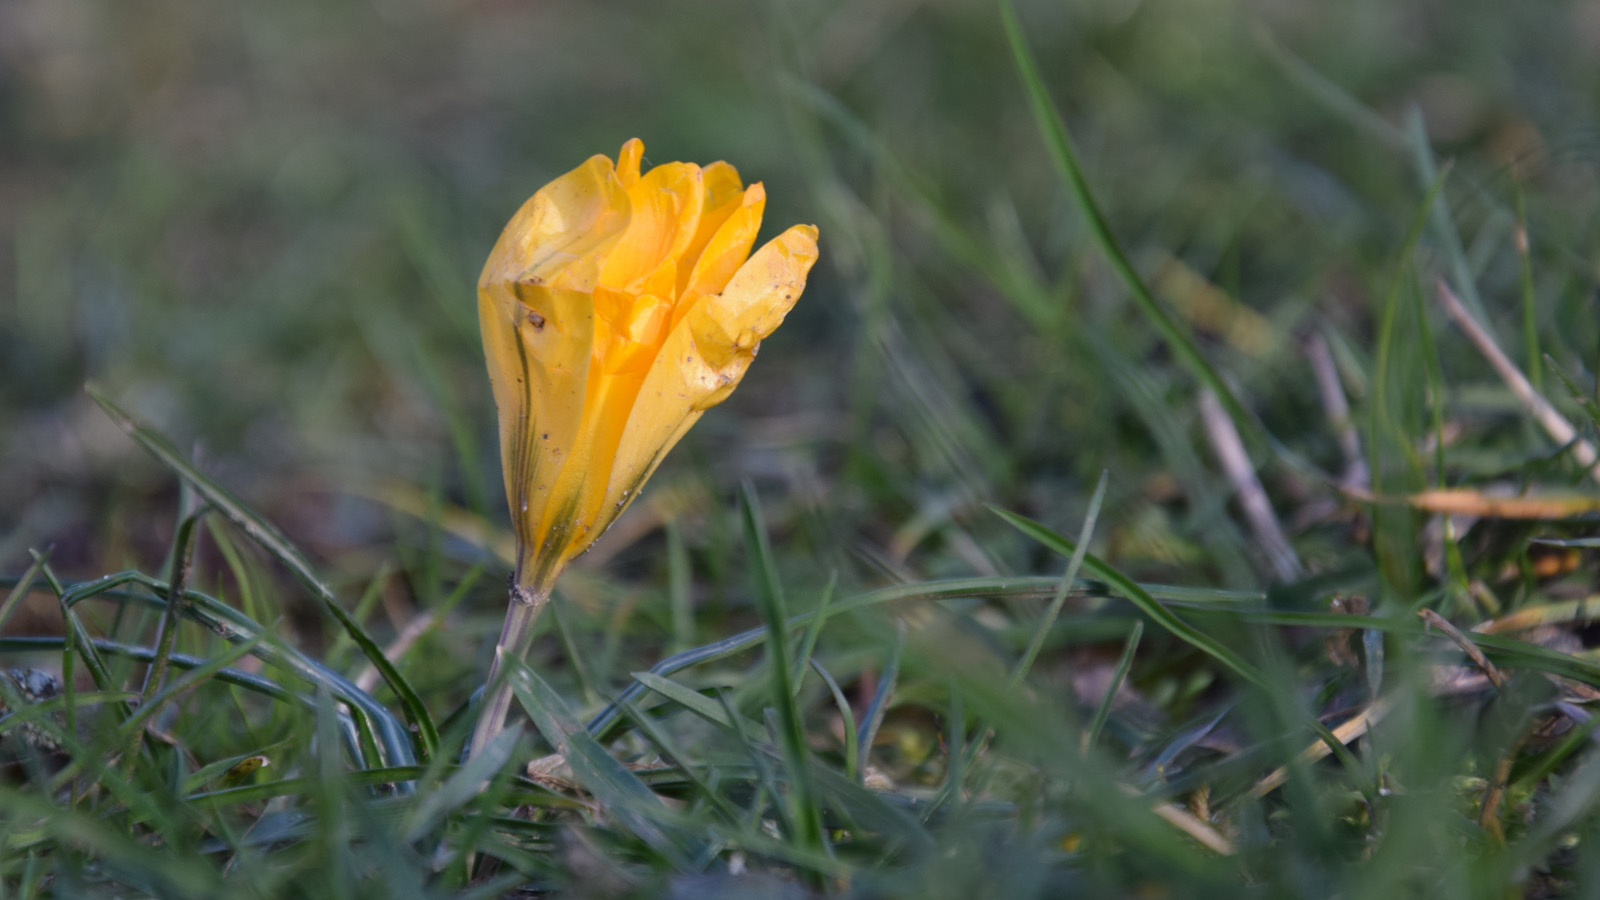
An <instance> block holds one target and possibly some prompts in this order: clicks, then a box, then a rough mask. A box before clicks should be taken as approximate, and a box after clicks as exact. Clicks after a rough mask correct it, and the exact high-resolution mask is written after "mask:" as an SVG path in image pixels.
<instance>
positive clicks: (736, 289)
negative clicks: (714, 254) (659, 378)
mask: <svg viewBox="0 0 1600 900" xmlns="http://www.w3.org/2000/svg"><path fill="white" fill-rule="evenodd" d="M816 261H817V229H816V228H815V227H813V226H811V225H796V226H794V227H793V228H790V229H789V230H788V231H785V232H784V233H783V234H780V235H778V236H777V237H776V238H773V239H772V240H771V241H770V242H768V243H767V245H766V246H764V247H762V248H761V249H760V250H757V251H756V252H755V255H753V256H751V257H750V259H749V261H748V262H746V263H745V264H744V266H742V267H741V268H740V269H739V271H738V272H736V273H734V276H733V278H732V279H730V280H729V281H728V286H727V287H725V288H723V290H722V293H720V294H712V295H710V296H707V297H706V298H705V299H704V300H701V301H700V302H699V303H697V304H695V307H694V308H693V309H691V310H690V311H689V313H688V315H687V316H686V317H685V319H684V324H685V325H687V326H688V327H689V328H690V329H691V330H693V331H694V335H695V342H696V343H697V344H698V345H699V347H700V350H701V352H702V353H703V354H704V355H705V362H706V364H707V365H710V366H712V367H713V368H721V367H722V366H724V365H726V364H727V363H728V362H729V361H731V360H732V359H733V358H734V357H735V356H738V355H742V354H753V353H754V351H755V348H756V345H757V344H759V343H761V340H762V339H763V338H765V337H766V336H767V335H769V334H771V333H772V332H773V330H774V329H776V328H777V327H778V326H779V325H781V324H782V323H783V317H784V316H785V315H787V314H788V313H789V310H790V309H791V308H793V307H794V302H795V300H797V299H798V298H799V297H800V292H801V291H802V290H804V289H805V286H806V274H807V273H808V272H810V271H811V264H812V263H814V262H816Z"/></svg>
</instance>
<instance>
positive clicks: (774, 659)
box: [740, 482, 826, 853]
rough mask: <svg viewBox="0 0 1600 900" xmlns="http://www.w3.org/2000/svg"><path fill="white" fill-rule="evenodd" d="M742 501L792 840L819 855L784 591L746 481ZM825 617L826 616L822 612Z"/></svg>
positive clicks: (817, 816) (817, 817)
mask: <svg viewBox="0 0 1600 900" xmlns="http://www.w3.org/2000/svg"><path fill="white" fill-rule="evenodd" d="M742 500H743V502H742V504H741V506H740V512H741V513H742V515H743V519H744V533H745V542H746V546H747V548H748V550H749V552H750V555H751V562H752V568H753V569H754V570H755V577H756V597H757V600H758V606H759V608H760V610H761V618H762V619H763V620H764V621H765V622H766V627H767V654H768V669H769V670H770V671H771V674H772V690H771V693H770V695H769V696H770V698H771V700H772V703H773V707H774V711H775V713H776V716H777V722H778V738H779V742H780V743H781V744H782V746H783V755H784V761H785V763H786V766H787V768H788V770H789V771H788V781H789V814H790V816H791V818H792V820H793V822H794V827H795V831H796V833H795V834H794V835H793V837H794V839H795V840H796V841H797V842H798V843H799V844H800V847H801V848H802V849H803V850H805V851H807V852H812V853H818V852H821V851H822V849H823V846H824V841H823V834H822V810H821V809H820V808H819V807H818V806H817V803H816V792H815V790H814V789H813V788H812V786H811V762H810V748H809V747H808V746H807V744H806V733H805V723H804V722H803V721H801V718H800V709H799V706H798V704H797V703H796V702H795V692H794V688H793V687H792V685H791V683H790V682H791V673H792V672H793V671H794V669H793V666H794V664H793V662H791V661H790V659H789V640H788V615H787V613H786V612H785V610H784V602H783V587H782V585H781V584H780V583H779V581H778V571H777V566H776V564H775V563H774V562H773V560H772V547H771V545H770V544H769V543H768V541H767V532H766V526H765V524H764V523H763V520H762V517H761V503H760V500H759V499H758V498H757V497H756V492H755V488H754V487H752V486H751V485H750V484H749V483H748V482H746V483H745V485H744V491H743V495H742ZM823 612H824V614H825V612H826V610H824V611H823Z"/></svg>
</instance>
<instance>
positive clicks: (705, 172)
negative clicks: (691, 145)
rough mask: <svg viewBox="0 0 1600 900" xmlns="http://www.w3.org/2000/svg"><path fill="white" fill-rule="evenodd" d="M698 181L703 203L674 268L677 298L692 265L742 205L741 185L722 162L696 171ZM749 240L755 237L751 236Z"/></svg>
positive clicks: (686, 280) (742, 184)
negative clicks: (687, 242) (690, 237)
mask: <svg viewBox="0 0 1600 900" xmlns="http://www.w3.org/2000/svg"><path fill="white" fill-rule="evenodd" d="M700 182H701V184H702V185H703V186H704V187H705V202H704V203H703V204H702V209H701V211H700V223H699V224H698V225H697V226H696V227H695V235H694V240H692V241H690V242H689V244H688V246H686V247H685V248H684V250H683V254H682V258H681V259H680V261H679V265H678V290H677V292H678V295H679V296H682V295H683V293H684V291H685V289H686V288H687V287H688V286H689V276H690V275H692V274H693V273H694V267H695V264H696V263H697V262H698V261H699V259H700V258H701V256H703V255H704V254H705V249H706V246H707V245H708V244H710V243H711V238H712V237H713V236H714V235H716V233H717V231H718V230H720V229H721V228H722V225H723V223H724V222H726V221H727V220H728V217H729V216H731V215H733V212H734V210H736V209H738V208H739V207H740V206H742V205H743V204H744V202H745V189H744V183H743V182H741V181H740V180H739V171H738V170H737V169H735V168H734V167H733V166H730V165H728V164H727V163H725V162H714V163H712V164H711V165H709V166H706V167H705V168H703V169H701V170H700ZM751 240H752V241H754V240H755V236H754V235H751Z"/></svg>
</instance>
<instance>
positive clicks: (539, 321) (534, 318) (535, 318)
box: [528, 309, 544, 328]
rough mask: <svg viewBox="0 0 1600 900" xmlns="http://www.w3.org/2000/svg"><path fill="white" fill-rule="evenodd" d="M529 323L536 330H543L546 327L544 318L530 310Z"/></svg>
mask: <svg viewBox="0 0 1600 900" xmlns="http://www.w3.org/2000/svg"><path fill="white" fill-rule="evenodd" d="M528 321H529V322H530V323H531V324H532V325H533V327H535V328H543V327H544V316H541V315H539V314H538V313H536V312H534V311H533V310H531V309H530V310H528Z"/></svg>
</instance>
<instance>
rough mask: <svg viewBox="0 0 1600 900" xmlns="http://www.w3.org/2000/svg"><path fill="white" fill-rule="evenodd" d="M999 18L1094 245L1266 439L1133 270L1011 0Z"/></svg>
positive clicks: (1235, 414) (1238, 417) (1143, 307)
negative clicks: (1105, 213)
mask: <svg viewBox="0 0 1600 900" xmlns="http://www.w3.org/2000/svg"><path fill="white" fill-rule="evenodd" d="M1000 17H1001V20H1002V21H1003V23H1004V25H1005V32H1006V39H1007V41H1008V42H1009V43H1010V46H1011V58H1012V60H1013V62H1015V63H1016V66H1017V71H1018V73H1019V74H1020V75H1021V77H1022V84H1023V87H1024V88H1025V89H1026V90H1027V94H1028V104H1029V107H1030V108H1031V109H1032V110H1033V117H1034V121H1035V122H1036V123H1037V124H1038V126H1039V130H1040V132H1042V133H1043V136H1044V140H1045V144H1046V145H1047V147H1048V148H1049V151H1050V158H1051V160H1052V161H1053V162H1054V163H1055V166H1056V170H1057V173H1058V174H1059V175H1060V176H1061V179H1062V180H1063V181H1064V182H1066V186H1067V189H1068V190H1069V191H1070V192H1071V194H1072V199H1073V201H1074V202H1075V203H1076V204H1077V206H1078V211H1079V212H1080V213H1082V215H1083V217H1084V220H1085V222H1086V223H1087V224H1088V226H1089V232H1090V233H1091V234H1092V235H1093V236H1094V240H1095V244H1096V245H1097V246H1099V248H1100V251H1101V252H1102V253H1104V254H1105V256H1106V259H1107V260H1108V261H1109V262H1110V263H1111V267H1112V268H1113V269H1114V270H1116V273H1117V275H1118V276H1119V277H1120V278H1121V279H1122V282H1123V284H1124V286H1126V287H1127V289H1128V291H1129V293H1130V294H1131V295H1132V296H1133V300H1134V303H1135V304H1137V305H1138V307H1139V311H1140V312H1142V313H1143V314H1144V316H1145V318H1146V319H1147V320H1149V322H1150V323H1151V324H1152V325H1154V326H1155V328H1156V331H1157V332H1159V333H1160V334H1161V337H1162V339H1163V340H1165V341H1166V342H1167V345H1168V346H1169V347H1171V348H1172V352H1173V353H1174V354H1175V355H1176V356H1177V357H1178V359H1179V360H1181V361H1182V362H1183V364H1184V366H1185V367H1187V368H1188V369H1189V371H1190V373H1191V374H1193V375H1194V376H1195V377H1196V378H1198V379H1199V380H1200V381H1201V383H1203V384H1205V385H1206V386H1207V387H1209V388H1211V390H1212V391H1214V392H1216V395H1217V398H1218V399H1219V400H1221V401H1222V405H1223V407H1224V408H1226V409H1227V411H1228V415H1229V416H1230V417H1231V418H1232V419H1233V420H1234V422H1235V424H1237V425H1238V426H1239V427H1240V429H1241V431H1244V432H1245V433H1247V434H1249V435H1251V436H1253V437H1256V438H1262V437H1264V435H1263V430H1262V429H1261V427H1260V424H1259V423H1258V422H1257V421H1256V419H1255V417H1254V416H1252V415H1250V413H1249V412H1248V411H1247V410H1246V409H1245V408H1244V404H1242V403H1240V402H1239V399H1238V398H1237V397H1235V396H1234V393H1233V389H1232V388H1230V387H1229V386H1228V383H1227V382H1226V381H1224V380H1223V378H1222V376H1221V375H1219V374H1218V373H1217V371H1216V369H1214V368H1212V366H1211V363H1210V362H1208V361H1207V360H1206V358H1205V355H1204V354H1202V353H1201V352H1200V348H1199V346H1198V345H1196V344H1195V342H1194V339H1193V338H1191V337H1190V336H1189V335H1188V334H1187V333H1186V332H1185V331H1184V330H1183V329H1182V328H1180V327H1179V325H1178V323H1177V322H1176V321H1174V320H1173V318H1172V317H1171V316H1170V315H1168V314H1167V311H1166V310H1165V309H1164V308H1162V306H1161V303H1160V301H1158V300H1156V298H1155V295H1154V294H1153V293H1151V291H1150V288H1149V286H1147V285H1146V284H1145V283H1144V279H1143V278H1141V277H1140V276H1139V273H1138V271H1137V270H1135V269H1134V267H1133V263H1132V262H1131V261H1130V260H1129V259H1128V255H1127V254H1126V253H1124V252H1123V250H1122V245H1121V244H1120V243H1118V241H1117V238H1116V236H1115V235H1114V234H1112V231H1111V225H1110V223H1109V222H1107V221H1106V217H1105V215H1104V214H1103V213H1102V212H1101V211H1100V205H1099V204H1098V203H1097V202H1096V201H1095V199H1094V194H1093V192H1092V191H1090V189H1089V181H1088V179H1087V178H1085V177H1084V174H1083V167H1082V166H1080V165H1079V164H1078V155H1077V152H1076V151H1075V150H1073V149H1072V138H1071V136H1070V135H1068V133H1067V126H1066V123H1065V122H1063V121H1062V120H1061V115H1060V114H1059V113H1058V112H1056V108H1055V102H1054V101H1053V100H1052V99H1051V98H1050V89H1049V88H1048V87H1046V86H1045V83H1044V75H1043V73H1041V72H1040V71H1039V64H1038V62H1037V61H1036V60H1035V59H1034V58H1033V51H1032V50H1030V49H1029V48H1028V42H1027V39H1026V38H1025V37H1024V36H1023V33H1022V23H1021V22H1020V21H1018V19H1017V12H1016V9H1014V8H1013V7H1012V5H1011V3H1010V2H1009V0H1007V2H1002V3H1001V4H1000Z"/></svg>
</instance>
